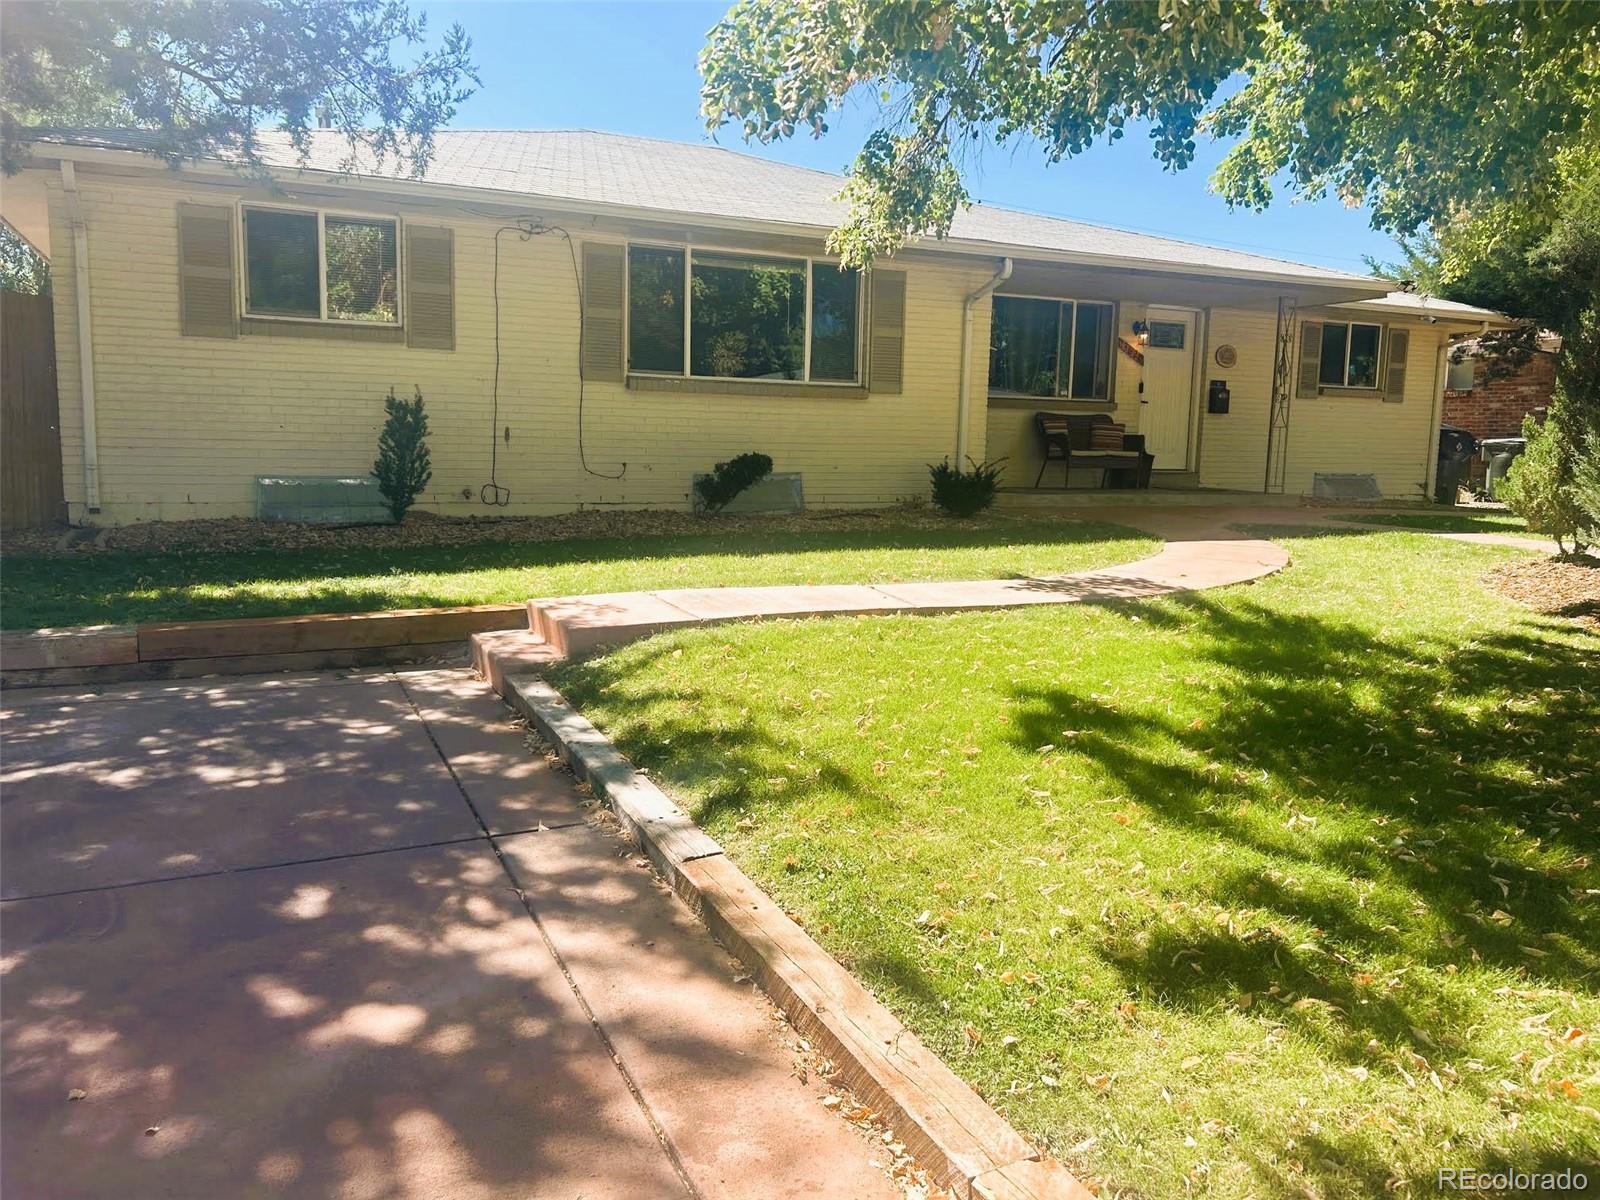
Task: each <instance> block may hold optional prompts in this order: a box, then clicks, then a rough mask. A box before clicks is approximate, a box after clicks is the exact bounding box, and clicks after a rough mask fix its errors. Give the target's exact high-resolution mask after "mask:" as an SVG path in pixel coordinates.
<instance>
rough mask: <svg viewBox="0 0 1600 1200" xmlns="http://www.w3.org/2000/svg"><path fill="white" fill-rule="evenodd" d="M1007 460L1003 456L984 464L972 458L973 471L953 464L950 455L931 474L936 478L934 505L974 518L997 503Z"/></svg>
mask: <svg viewBox="0 0 1600 1200" xmlns="http://www.w3.org/2000/svg"><path fill="white" fill-rule="evenodd" d="M1003 462H1005V459H1003V458H997V459H995V460H994V461H993V462H984V463H980V462H973V461H972V460H971V459H970V458H969V459H967V465H968V466H970V467H971V468H972V469H971V470H970V471H963V470H962V469H961V468H960V467H959V466H954V467H953V466H951V465H950V460H949V459H948V458H947V459H945V460H944V461H943V462H942V463H939V464H938V465H937V466H930V467H929V468H928V475H929V477H930V478H931V479H932V480H933V502H934V504H936V505H937V506H938V507H939V509H940V511H942V512H945V513H948V514H949V515H950V516H952V517H970V516H972V515H973V514H974V513H980V512H982V511H983V510H984V509H986V508H988V507H989V506H990V505H991V504H993V503H994V494H995V492H997V491H999V490H1000V464H1001V463H1003Z"/></svg>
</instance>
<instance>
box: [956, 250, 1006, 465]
mask: <svg viewBox="0 0 1600 1200" xmlns="http://www.w3.org/2000/svg"><path fill="white" fill-rule="evenodd" d="M1015 269H1016V264H1015V263H1013V262H1012V261H1011V260H1010V259H1009V258H1004V259H1001V260H1000V269H999V270H998V271H996V272H995V273H994V277H993V278H991V279H990V280H989V282H988V283H986V284H984V285H983V286H982V287H981V288H979V289H978V290H977V291H975V292H973V293H972V295H970V296H968V297H967V299H966V301H965V303H963V304H962V306H961V386H960V388H959V389H958V391H957V395H958V396H959V399H958V400H957V401H956V470H958V471H960V470H964V469H965V468H963V467H962V465H961V464H962V463H964V462H966V461H967V421H968V418H969V416H970V415H971V412H972V306H973V305H974V304H976V303H977V302H978V301H979V300H982V299H984V298H985V297H987V296H989V295H991V294H992V293H993V292H994V290H995V288H997V287H999V286H1000V285H1001V284H1002V283H1004V282H1005V281H1006V280H1008V279H1010V278H1011V272H1012V271H1013V270H1015Z"/></svg>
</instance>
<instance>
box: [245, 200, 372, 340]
mask: <svg viewBox="0 0 1600 1200" xmlns="http://www.w3.org/2000/svg"><path fill="white" fill-rule="evenodd" d="M399 245H400V234H399V222H397V221H396V220H395V219H394V218H392V217H363V216H350V215H346V214H343V213H330V212H322V211H320V210H317V209H293V208H258V207H254V206H249V207H246V208H245V209H244V280H245V308H244V310H245V314H246V315H247V316H252V317H290V318H296V319H300V320H308V321H350V322H358V323H361V324H369V325H396V324H398V323H399V321H400V272H399Z"/></svg>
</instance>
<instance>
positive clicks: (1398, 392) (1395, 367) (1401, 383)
mask: <svg viewBox="0 0 1600 1200" xmlns="http://www.w3.org/2000/svg"><path fill="white" fill-rule="evenodd" d="M1410 350H1411V333H1410V331H1409V330H1405V329H1391V330H1389V369H1388V370H1387V371H1386V372H1384V376H1383V402H1384V403H1385V404H1399V403H1400V402H1401V401H1402V400H1404V399H1405V398H1406V355H1407V354H1408V353H1409V352H1410Z"/></svg>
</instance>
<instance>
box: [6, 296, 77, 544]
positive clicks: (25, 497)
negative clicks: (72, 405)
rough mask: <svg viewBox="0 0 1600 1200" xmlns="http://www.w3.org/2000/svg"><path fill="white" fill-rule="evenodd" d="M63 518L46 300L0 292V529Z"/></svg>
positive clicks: (58, 432) (57, 417) (52, 326)
mask: <svg viewBox="0 0 1600 1200" xmlns="http://www.w3.org/2000/svg"><path fill="white" fill-rule="evenodd" d="M65 517H66V499H65V496H64V494H63V492H62V488H61V414H60V408H59V405H58V404H57V401H56V340H55V318H54V315H53V313H52V310H51V307H50V297H49V296H28V295H24V294H23V293H21V292H0V526H3V527H4V528H6V529H26V528H29V527H31V526H35V525H48V524H50V523H51V522H52V521H60V520H64V519H65Z"/></svg>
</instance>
